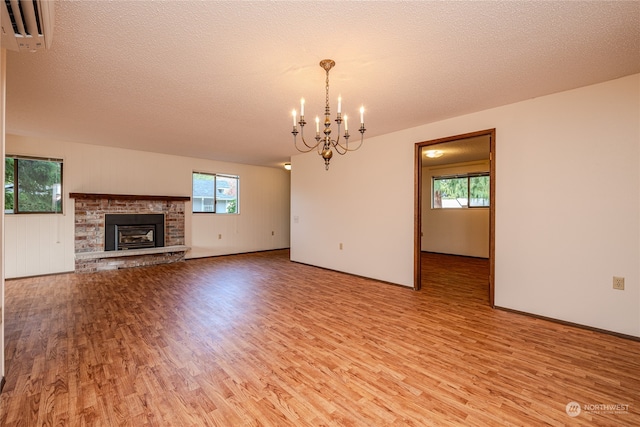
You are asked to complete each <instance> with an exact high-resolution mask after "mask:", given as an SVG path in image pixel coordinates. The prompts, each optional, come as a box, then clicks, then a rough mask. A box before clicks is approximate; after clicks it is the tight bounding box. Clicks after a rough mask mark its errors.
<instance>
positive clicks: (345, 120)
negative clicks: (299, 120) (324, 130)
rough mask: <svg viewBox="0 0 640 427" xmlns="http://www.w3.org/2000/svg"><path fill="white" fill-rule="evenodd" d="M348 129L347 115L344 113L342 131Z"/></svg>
mask: <svg viewBox="0 0 640 427" xmlns="http://www.w3.org/2000/svg"><path fill="white" fill-rule="evenodd" d="M294 122H295V120H294ZM294 125H295V123H294ZM348 130H349V125H348V124H347V115H346V114H345V115H344V131H345V132H346V131H348Z"/></svg>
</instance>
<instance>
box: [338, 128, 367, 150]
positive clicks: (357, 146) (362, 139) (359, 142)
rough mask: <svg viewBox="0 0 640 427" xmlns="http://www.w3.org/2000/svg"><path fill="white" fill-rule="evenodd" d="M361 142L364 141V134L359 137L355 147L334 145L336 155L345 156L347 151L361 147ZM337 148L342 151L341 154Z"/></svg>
mask: <svg viewBox="0 0 640 427" xmlns="http://www.w3.org/2000/svg"><path fill="white" fill-rule="evenodd" d="M363 141H364V133H363V134H362V135H361V136H360V141H358V143H357V145H356V146H355V147H349V146H348V145H342V144H336V151H337V152H338V154H347V153H348V152H349V151H356V150H358V149H359V148H360V147H362V142H363ZM338 147H340V149H342V151H343V152H342V153H341V152H340V150H339V149H338Z"/></svg>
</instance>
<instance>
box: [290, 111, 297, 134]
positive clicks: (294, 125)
mask: <svg viewBox="0 0 640 427" xmlns="http://www.w3.org/2000/svg"><path fill="white" fill-rule="evenodd" d="M291 114H292V115H293V128H294V129H295V127H296V110H293V111H292V112H291Z"/></svg>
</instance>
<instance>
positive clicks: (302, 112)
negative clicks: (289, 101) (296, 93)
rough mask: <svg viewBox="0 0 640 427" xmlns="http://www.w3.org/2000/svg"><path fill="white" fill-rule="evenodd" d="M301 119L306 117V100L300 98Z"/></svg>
mask: <svg viewBox="0 0 640 427" xmlns="http://www.w3.org/2000/svg"><path fill="white" fill-rule="evenodd" d="M300 117H304V98H300Z"/></svg>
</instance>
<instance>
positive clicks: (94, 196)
mask: <svg viewBox="0 0 640 427" xmlns="http://www.w3.org/2000/svg"><path fill="white" fill-rule="evenodd" d="M69 198H71V199H106V200H161V201H169V202H188V201H189V200H191V197H190V196H153V195H148V194H147V195H136V194H102V193H69Z"/></svg>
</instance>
